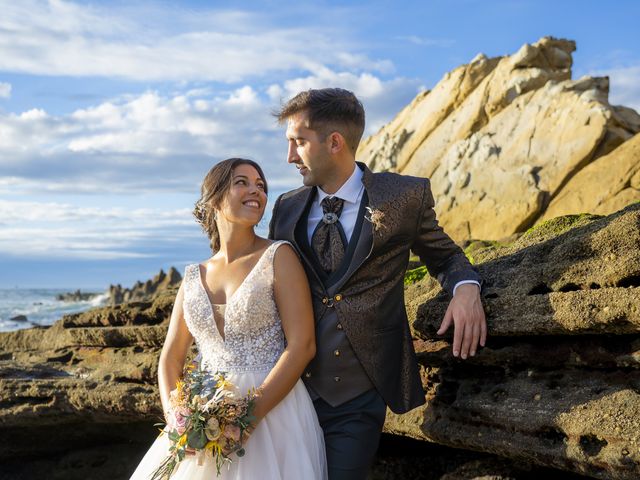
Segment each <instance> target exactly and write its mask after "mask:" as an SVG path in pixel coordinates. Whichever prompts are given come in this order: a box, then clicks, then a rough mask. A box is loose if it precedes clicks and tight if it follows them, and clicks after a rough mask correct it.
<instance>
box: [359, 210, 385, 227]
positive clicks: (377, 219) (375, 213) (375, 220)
mask: <svg viewBox="0 0 640 480" xmlns="http://www.w3.org/2000/svg"><path fill="white" fill-rule="evenodd" d="M365 208H366V210H367V213H368V214H369V215H368V216H367V215H365V216H364V218H365V220H368V221H370V222H371V224H372V225H373V229H374V230H375V231H376V232H377V231H378V230H380V229H383V230H384V229H385V228H387V227H385V225H384V223H382V221H383V220H384V213H383V212H382V211H381V210H378V209H376V208H371V207H365Z"/></svg>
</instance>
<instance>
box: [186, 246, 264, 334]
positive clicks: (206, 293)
mask: <svg viewBox="0 0 640 480" xmlns="http://www.w3.org/2000/svg"><path fill="white" fill-rule="evenodd" d="M275 244H276V242H273V243H272V244H271V245H269V246H268V247H267V248H265V249H264V252H262V255H260V258H259V259H258V261H257V262H256V264H255V265H254V266H253V267H251V270H249V273H247V276H246V277H244V279H243V280H242V282H240V285H238V288H236V289H235V291H234V292H233V293H232V294H231V295H230V296H229V297H227V299H226V303H213V302H212V301H211V297H210V296H209V291H208V290H207V283H206V281H205V279H204V278H202V271H201V270H200V264H199V263H198V264H196V266H197V267H198V283H199V284H200V288H201V289H202V293H204V296H205V297H207V303H208V304H209V311H210V312H211V318H212V319H213V322H214V324H215V325H216V332H218V335H219V336H220V338H221V339H222V341H223V342H224V341H225V340H226V338H227V337H226V326H227V321H226V317H227V307H228V306H229V304H230V303H231V301H232V300H233V299H234V297H235V296H236V294H237V293H238V292H239V291H240V289H241V288H242V287H244V284H245V283H246V282H247V279H248V278H249V277H250V276H251V275H252V274H253V272H255V271H256V268H257V267H258V265H259V264H260V262H262V259H263V258H264V257H265V255H266V253H267V252H268V251H269V249H270V248H271V247H272V246H273V245H275ZM205 273H206V272H205ZM205 278H206V277H205ZM214 305H225V310H224V316H223V324H222V332H220V329H219V328H218V325H217V323H216V319H215V313H214V311H213V306H214Z"/></svg>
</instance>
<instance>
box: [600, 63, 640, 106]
mask: <svg viewBox="0 0 640 480" xmlns="http://www.w3.org/2000/svg"><path fill="white" fill-rule="evenodd" d="M599 74H600V75H608V76H609V80H610V94H609V102H610V103H611V104H612V105H624V106H625V107H631V108H633V109H634V110H636V111H637V112H640V82H639V80H640V65H633V66H628V67H621V68H614V69H611V70H605V71H602V72H599Z"/></svg>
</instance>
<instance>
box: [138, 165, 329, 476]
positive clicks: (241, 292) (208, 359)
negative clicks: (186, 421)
mask: <svg viewBox="0 0 640 480" xmlns="http://www.w3.org/2000/svg"><path fill="white" fill-rule="evenodd" d="M201 193H202V195H201V198H200V200H199V201H198V202H197V203H196V208H195V210H194V215H195V216H196V218H197V219H198V221H199V223H201V225H202V227H203V229H204V230H205V232H206V233H207V235H208V236H209V239H210V240H211V247H212V250H213V252H214V255H213V256H212V257H211V258H210V259H209V260H207V261H206V262H204V263H202V264H193V265H188V266H187V267H186V269H185V275H184V279H183V281H182V285H181V286H180V289H179V290H178V294H177V296H176V300H175V304H174V307H173V312H172V314H171V321H170V324H169V330H168V333H167V337H166V340H165V343H164V347H163V349H162V353H161V355H160V363H159V368H158V383H159V387H160V398H161V401H162V406H163V410H164V412H165V418H168V417H169V411H168V409H169V408H170V407H169V406H170V401H169V394H170V391H171V390H172V389H173V388H174V387H175V385H176V381H177V380H178V379H179V377H180V375H181V373H182V371H183V367H184V363H185V359H186V356H187V352H188V351H189V348H190V347H191V344H192V343H193V341H194V340H195V342H196V344H197V346H198V350H199V353H200V356H201V364H202V367H203V368H205V369H207V370H209V371H211V372H212V373H214V372H216V371H224V372H226V376H227V378H228V379H229V380H230V381H231V382H232V383H233V384H234V385H236V386H237V387H238V389H239V391H240V392H247V391H248V390H249V389H250V388H256V389H257V397H256V400H255V410H254V416H255V417H256V420H255V422H254V424H253V428H252V429H250V430H251V434H250V436H249V438H248V440H246V442H245V444H244V445H245V450H246V454H245V455H244V456H243V457H241V458H240V457H238V456H236V455H235V454H231V459H232V463H231V464H230V465H229V467H228V468H227V466H223V468H222V470H221V472H220V476H219V477H218V478H222V479H237V480H240V479H245V480H252V479H256V478H264V479H267V480H276V479H293V478H300V479H326V477H327V473H326V472H327V470H326V457H325V451H324V440H323V435H322V430H321V428H320V426H319V424H318V419H317V417H316V413H315V410H314V408H313V404H312V402H311V399H310V398H309V395H308V393H307V390H306V388H305V387H304V385H303V383H302V381H301V380H300V375H301V374H302V372H303V369H304V368H305V367H306V365H307V363H309V361H310V360H311V359H312V358H313V356H314V355H315V338H314V325H313V311H312V307H311V294H310V292H309V285H308V282H307V278H306V276H305V273H304V270H303V268H302V265H301V264H300V262H299V260H298V257H297V255H296V253H295V251H294V250H293V248H292V247H291V245H290V244H288V243H287V242H283V241H280V242H272V241H270V240H267V239H265V238H261V237H259V236H257V235H256V234H255V232H254V226H255V225H256V224H257V223H258V222H259V221H260V219H261V218H262V215H263V214H264V210H265V206H266V203H267V182H266V180H265V178H264V174H263V172H262V169H261V168H260V166H259V165H257V164H256V163H255V162H253V161H251V160H245V159H239V158H232V159H228V160H224V161H222V162H220V163H218V164H217V165H215V166H214V167H213V168H212V169H211V170H210V171H209V173H208V174H207V175H206V177H205V179H204V181H203V183H202V189H201ZM168 448H169V440H168V438H167V435H166V434H161V435H160V436H159V437H158V438H157V439H156V441H155V442H154V443H153V445H152V446H151V448H150V449H149V451H148V452H147V453H146V455H145V456H144V458H143V459H142V461H141V462H140V464H139V465H138V468H137V469H136V471H135V472H134V473H133V476H132V477H131V479H136V480H137V479H145V480H148V479H149V478H150V476H151V474H152V473H153V472H154V471H155V469H156V468H157V467H158V465H159V464H160V463H161V462H162V461H163V460H164V459H165V458H166V456H167V451H168ZM216 476H217V473H216V467H215V462H214V461H213V459H212V458H211V457H210V456H207V457H205V461H204V464H202V465H198V462H197V461H196V458H195V456H193V455H192V456H187V457H186V458H185V460H183V461H182V462H180V463H179V465H178V468H177V469H176V470H175V472H174V474H173V475H172V477H171V479H172V480H174V479H189V480H197V479H205V478H206V479H211V478H216Z"/></svg>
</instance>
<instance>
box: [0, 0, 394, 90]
mask: <svg viewBox="0 0 640 480" xmlns="http://www.w3.org/2000/svg"><path fill="white" fill-rule="evenodd" d="M34 12H37V14H34ZM275 20H277V19H275ZM278 23H279V22H274V19H273V18H271V17H270V16H269V15H267V14H259V13H251V12H245V11H230V10H223V9H219V8H218V9H211V8H210V9H199V10H197V11H194V10H188V9H184V8H178V7H175V6H170V5H166V4H162V5H161V6H157V5H156V6H154V5H152V4H142V5H141V6H126V5H121V6H119V7H114V6H113V5H110V6H109V7H105V6H102V7H101V6H100V4H99V3H94V4H92V5H91V4H90V5H81V4H76V3H71V2H68V1H63V0H55V1H54V0H51V1H44V0H21V1H20V2H5V3H4V4H3V6H2V15H1V16H0V70H4V71H10V72H16V73H27V74H36V75H62V76H101V77H108V78H114V77H115V78H117V77H120V78H126V79H134V80H142V81H149V80H151V81H165V80H173V81H189V80H203V81H206V80H209V81H219V82H232V83H233V82H241V81H246V79H248V78H249V77H263V76H265V75H267V74H269V73H274V72H294V71H306V72H313V71H315V70H316V69H318V68H321V67H322V66H323V63H321V62H320V61H318V60H315V59H322V62H329V64H332V65H334V66H337V67H342V68H350V69H368V70H373V71H384V72H389V71H391V70H392V69H393V65H392V64H391V63H390V62H389V61H388V60H371V59H369V58H368V57H367V56H366V55H364V54H362V53H360V52H353V51H351V47H350V44H349V42H348V40H347V34H346V33H341V32H339V31H336V30H335V29H333V28H327V27H326V26H323V25H319V24H318V25H316V26H304V27H302V26H299V24H297V25H295V26H293V27H283V26H278ZM301 39H303V41H301ZM309 45H313V53H312V54H310V51H309Z"/></svg>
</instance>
